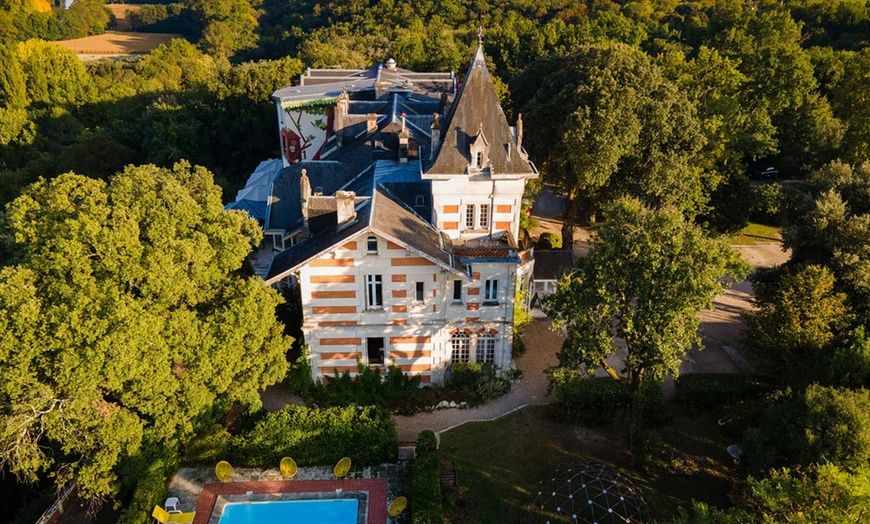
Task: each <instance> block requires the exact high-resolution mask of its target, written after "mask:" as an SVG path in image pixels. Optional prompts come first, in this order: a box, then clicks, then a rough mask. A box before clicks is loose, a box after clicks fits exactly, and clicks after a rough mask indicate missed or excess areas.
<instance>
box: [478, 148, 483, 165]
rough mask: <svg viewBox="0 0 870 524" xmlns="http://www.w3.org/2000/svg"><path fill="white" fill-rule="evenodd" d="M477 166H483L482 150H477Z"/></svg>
mask: <svg viewBox="0 0 870 524" xmlns="http://www.w3.org/2000/svg"><path fill="white" fill-rule="evenodd" d="M477 167H480V168H482V167H483V151H478V152H477Z"/></svg>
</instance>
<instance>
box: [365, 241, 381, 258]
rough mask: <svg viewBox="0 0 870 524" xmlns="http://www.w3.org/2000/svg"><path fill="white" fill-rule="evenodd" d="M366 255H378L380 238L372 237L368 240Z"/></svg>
mask: <svg viewBox="0 0 870 524" xmlns="http://www.w3.org/2000/svg"><path fill="white" fill-rule="evenodd" d="M366 253H367V254H369V255H377V254H378V237H376V236H370V237H369V238H368V240H366Z"/></svg>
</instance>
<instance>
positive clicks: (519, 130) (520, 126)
mask: <svg viewBox="0 0 870 524" xmlns="http://www.w3.org/2000/svg"><path fill="white" fill-rule="evenodd" d="M517 153H519V154H523V114H522V113H519V114H518V115H517Z"/></svg>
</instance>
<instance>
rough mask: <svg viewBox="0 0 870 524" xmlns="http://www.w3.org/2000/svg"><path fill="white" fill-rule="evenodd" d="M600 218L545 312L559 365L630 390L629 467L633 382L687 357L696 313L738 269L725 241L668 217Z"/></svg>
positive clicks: (627, 213)
mask: <svg viewBox="0 0 870 524" xmlns="http://www.w3.org/2000/svg"><path fill="white" fill-rule="evenodd" d="M605 218H606V221H605V222H604V224H603V225H602V227H601V228H600V230H599V232H598V237H597V238H596V241H595V243H594V245H593V247H592V250H591V251H590V252H589V255H588V256H586V257H584V258H583V259H581V260H580V262H579V264H578V266H577V270H576V271H575V272H574V273H573V274H572V275H569V276H568V277H565V278H563V279H562V280H561V281H560V282H559V284H558V286H557V289H556V293H555V294H554V295H553V296H552V297H550V298H549V299H548V300H547V301H546V302H545V305H546V309H547V311H548V313H549V314H550V315H551V316H552V317H553V318H554V320H555V323H556V325H558V326H562V327H565V328H566V330H567V334H568V336H567V338H566V339H565V342H564V343H563V345H562V350H561V351H560V352H559V365H560V366H562V367H569V368H579V367H581V366H584V367H585V369H586V371H587V372H589V373H593V372H594V371H595V369H596V368H598V367H599V366H601V365H604V366H605V367H607V368H608V369H609V371H610V373H611V375H612V376H613V377H614V378H616V379H619V380H623V381H624V382H625V384H626V387H627V388H628V389H629V391H630V392H631V396H632V421H631V451H632V461H633V462H634V463H635V464H639V462H640V461H641V460H642V457H641V450H642V446H641V440H640V430H641V396H640V395H641V384H642V383H643V381H645V380H657V379H662V378H664V377H665V376H666V375H667V374H669V373H670V374H672V375H675V376H676V375H677V374H678V373H679V367H680V362H681V361H682V358H683V357H684V356H685V354H686V352H687V351H688V350H689V349H690V348H691V347H692V345H693V344H698V345H699V346H700V345H701V339H700V337H699V336H698V325H699V322H700V321H699V318H698V313H699V312H700V310H701V309H703V308H706V307H710V306H711V305H712V303H713V299H714V298H715V297H716V296H717V295H718V294H719V293H721V292H722V289H723V288H724V287H725V286H727V281H726V280H725V277H730V278H742V277H743V275H744V273H745V271H746V265H745V263H744V262H743V261H742V260H741V259H740V257H739V255H738V254H737V253H736V252H735V251H733V250H732V249H731V248H730V247H729V246H728V244H727V243H726V242H725V240H723V239H712V238H709V237H708V236H707V235H706V234H705V232H704V231H703V230H702V229H700V228H699V227H698V226H696V225H694V224H692V223H690V222H688V221H687V220H686V219H685V218H684V217H683V216H682V214H681V213H680V212H679V211H677V210H663V211H654V210H650V209H649V208H647V207H645V206H644V205H643V204H641V203H640V202H639V201H638V200H636V199H622V200H619V201H617V202H616V203H614V204H612V205H610V206H609V207H607V208H606V209H605ZM616 340H621V341H623V342H624V343H625V346H626V348H627V355H626V357H625V359H624V363H623V364H624V369H623V370H621V373H616V372H615V371H614V370H612V369H610V367H609V366H608V365H607V363H606V362H605V359H606V358H607V357H609V356H611V355H613V354H614V353H615V352H616V349H615V346H614V342H615V341H616Z"/></svg>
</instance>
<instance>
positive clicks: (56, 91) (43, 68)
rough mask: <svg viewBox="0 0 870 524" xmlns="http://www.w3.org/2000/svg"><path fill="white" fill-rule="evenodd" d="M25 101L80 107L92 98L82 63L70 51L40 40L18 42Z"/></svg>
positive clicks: (87, 77) (88, 79)
mask: <svg viewBox="0 0 870 524" xmlns="http://www.w3.org/2000/svg"><path fill="white" fill-rule="evenodd" d="M17 52H18V57H19V59H20V60H21V69H22V71H23V72H24V78H25V85H26V86H27V98H28V99H29V100H31V102H44V103H47V104H60V105H62V104H79V103H83V102H86V101H89V100H90V99H91V97H92V96H93V94H94V93H93V82H92V81H91V77H90V76H89V75H88V72H87V70H86V69H85V66H84V64H82V61H81V60H79V58H78V57H77V56H76V55H75V53H73V52H72V51H70V50H69V49H65V48H63V47H61V46H59V45H57V44H52V43H49V42H43V41H40V40H28V41H26V42H19V43H18V46H17Z"/></svg>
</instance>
